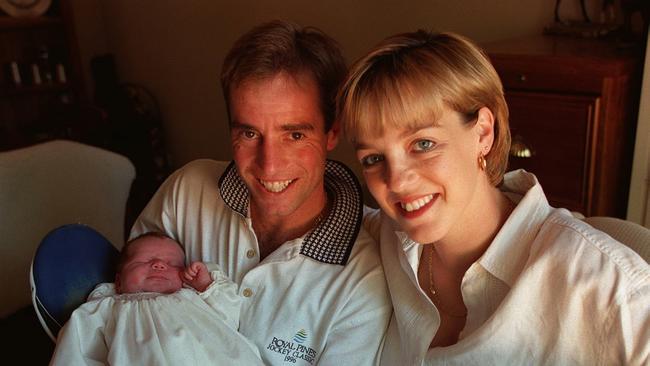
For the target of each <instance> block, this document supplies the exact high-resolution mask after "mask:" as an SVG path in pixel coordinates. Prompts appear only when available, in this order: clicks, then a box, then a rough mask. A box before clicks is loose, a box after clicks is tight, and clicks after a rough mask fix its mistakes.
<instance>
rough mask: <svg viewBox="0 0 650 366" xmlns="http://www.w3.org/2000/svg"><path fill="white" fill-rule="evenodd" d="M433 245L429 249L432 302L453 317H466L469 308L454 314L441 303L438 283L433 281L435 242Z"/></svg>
mask: <svg viewBox="0 0 650 366" xmlns="http://www.w3.org/2000/svg"><path fill="white" fill-rule="evenodd" d="M429 245H431V249H429V266H428V270H429V293H431V302H433V304H434V305H435V306H436V308H437V309H438V311H439V312H441V313H444V314H445V315H448V316H449V317H452V318H459V319H461V318H465V317H466V316H467V310H465V311H464V312H463V313H461V314H454V313H453V312H450V311H447V310H446V309H444V308H443V307H442V305H441V304H440V298H439V295H438V292H437V291H436V285H435V282H434V281H433V251H434V250H435V249H434V247H433V244H429Z"/></svg>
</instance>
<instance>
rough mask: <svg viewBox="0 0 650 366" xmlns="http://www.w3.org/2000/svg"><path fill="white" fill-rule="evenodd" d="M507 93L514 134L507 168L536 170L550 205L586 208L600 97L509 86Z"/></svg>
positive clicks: (589, 192) (588, 203)
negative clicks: (530, 90)
mask: <svg viewBox="0 0 650 366" xmlns="http://www.w3.org/2000/svg"><path fill="white" fill-rule="evenodd" d="M506 99H507V102H508V106H509V108H510V130H511V134H512V137H513V145H512V148H511V155H510V160H509V166H508V170H513V169H519V168H523V169H526V170H527V171H529V172H531V173H534V174H535V175H536V176H537V178H538V179H539V181H540V183H541V185H542V188H543V189H544V192H545V193H546V195H547V197H548V199H549V201H550V202H551V204H552V205H553V206H556V207H565V208H568V209H570V210H574V211H579V212H582V213H584V214H589V213H590V210H591V207H590V200H589V197H590V196H591V191H592V187H593V170H594V169H593V167H592V162H593V151H592V149H593V147H594V143H593V141H594V138H595V121H596V118H595V115H594V114H595V111H597V106H598V103H599V100H598V98H597V97H589V96H580V95H570V94H553V93H527V92H509V93H507V95H506ZM524 145H525V146H526V148H527V149H528V151H529V152H530V154H527V153H526V152H525V148H524Z"/></svg>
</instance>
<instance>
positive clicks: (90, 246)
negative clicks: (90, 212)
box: [30, 224, 119, 340]
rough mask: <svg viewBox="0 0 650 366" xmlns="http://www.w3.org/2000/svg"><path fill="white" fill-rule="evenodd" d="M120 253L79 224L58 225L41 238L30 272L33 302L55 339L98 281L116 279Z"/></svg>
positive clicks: (44, 324) (40, 318) (91, 230)
mask: <svg viewBox="0 0 650 366" xmlns="http://www.w3.org/2000/svg"><path fill="white" fill-rule="evenodd" d="M118 256H119V252H118V250H117V249H116V248H115V247H114V246H113V245H112V244H111V243H110V242H109V241H108V240H107V239H106V238H105V237H103V236H102V235H101V234H100V233H98V232H97V231H95V230H94V229H92V228H91V227H88V226H85V225H80V224H71V225H65V226H62V227H59V228H56V229H54V230H53V231H51V232H50V233H49V234H47V235H46V236H45V238H44V239H43V241H41V243H40V244H39V246H38V249H37V250H36V254H35V255H34V259H33V261H32V265H31V271H30V284H31V293H32V303H33V305H34V309H35V311H36V315H37V316H38V319H39V320H40V322H41V325H42V326H43V328H44V329H45V332H46V333H47V334H48V335H49V336H50V338H52V340H56V336H57V334H58V333H59V330H60V329H61V327H62V326H63V325H64V324H65V322H66V321H67V320H68V319H69V318H70V314H71V313H72V312H73V311H74V309H76V308H77V307H78V306H79V305H81V304H82V303H84V302H85V301H86V298H87V297H88V295H89V294H90V292H91V291H92V290H93V289H94V288H95V286H96V285H97V284H99V283H103V282H113V281H114V278H115V264H116V261H117V258H118Z"/></svg>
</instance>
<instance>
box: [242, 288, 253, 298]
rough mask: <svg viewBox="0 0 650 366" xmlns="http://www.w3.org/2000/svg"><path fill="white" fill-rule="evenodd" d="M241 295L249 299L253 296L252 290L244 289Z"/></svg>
mask: <svg viewBox="0 0 650 366" xmlns="http://www.w3.org/2000/svg"><path fill="white" fill-rule="evenodd" d="M242 294H243V295H244V297H251V296H253V290H251V289H249V288H245V289H244V291H243V292H242Z"/></svg>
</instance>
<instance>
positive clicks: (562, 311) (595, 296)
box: [364, 170, 650, 366]
mask: <svg viewBox="0 0 650 366" xmlns="http://www.w3.org/2000/svg"><path fill="white" fill-rule="evenodd" d="M502 190H504V192H505V193H506V195H507V196H508V197H509V198H510V199H511V200H513V202H517V203H518V204H517V207H516V208H515V210H514V211H513V212H512V214H511V215H510V217H509V218H508V220H507V221H506V223H505V224H504V226H503V227H502V228H501V230H500V231H499V233H498V234H497V236H496V237H495V239H494V240H493V242H492V243H491V245H490V246H489V248H488V249H487V251H486V252H485V253H484V254H483V256H482V257H481V258H480V259H479V260H478V261H477V262H475V263H474V264H473V265H472V266H470V268H469V269H468V271H467V272H466V274H465V276H464V277H463V280H462V284H461V291H462V295H463V300H464V302H465V305H466V307H467V311H468V314H467V321H466V325H465V328H464V329H463V330H462V332H461V334H460V339H459V341H458V343H456V344H455V345H452V346H449V347H436V348H433V349H429V344H430V342H431V340H432V339H433V336H434V335H435V333H436V331H437V329H438V326H439V324H440V318H439V313H438V310H437V309H436V307H435V305H434V304H433V303H432V302H431V301H430V299H429V298H428V297H427V296H426V294H425V293H424V291H423V290H422V289H421V287H420V286H419V284H418V282H417V269H418V265H419V258H420V254H421V252H422V245H420V244H418V243H416V242H414V241H412V240H410V239H409V238H408V237H407V236H406V235H405V234H404V233H402V232H399V231H397V230H396V229H397V226H396V223H394V222H393V221H392V220H390V219H389V218H388V217H387V216H385V215H381V214H380V213H378V212H375V213H371V214H369V215H366V221H365V223H364V225H366V227H367V228H368V229H369V231H371V232H373V233H374V234H375V235H377V236H379V239H380V242H381V244H380V245H381V256H382V262H383V264H384V270H385V272H386V278H387V282H388V287H389V290H390V293H391V298H392V301H393V306H394V314H393V318H392V320H391V324H390V327H389V331H388V335H387V339H386V343H385V346H384V350H383V354H382V360H381V364H382V365H391V366H392V365H429V364H449V365H456V364H458V365H469V364H481V365H524V364H526V365H615V364H616V365H622V364H626V365H648V364H649V363H650V266H648V264H647V263H646V262H645V260H643V259H642V258H641V257H639V256H638V255H637V254H636V253H635V252H633V251H632V250H631V249H629V248H627V247H626V246H624V245H623V244H621V243H619V242H617V241H615V240H614V239H612V238H611V237H609V236H607V235H606V234H604V233H602V232H600V231H597V230H595V229H594V228H592V227H591V226H589V225H587V224H586V223H584V222H582V221H580V220H577V219H575V218H574V217H572V215H571V214H570V212H569V211H567V210H564V209H556V208H552V207H551V206H549V204H548V202H547V200H546V197H545V196H544V193H543V191H542V188H541V186H540V185H539V184H538V182H537V179H536V178H535V176H534V175H532V174H530V173H526V172H524V171H521V170H520V171H515V172H510V173H508V174H506V176H505V183H504V185H503V188H502Z"/></svg>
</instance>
